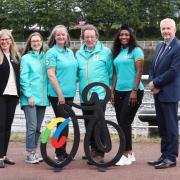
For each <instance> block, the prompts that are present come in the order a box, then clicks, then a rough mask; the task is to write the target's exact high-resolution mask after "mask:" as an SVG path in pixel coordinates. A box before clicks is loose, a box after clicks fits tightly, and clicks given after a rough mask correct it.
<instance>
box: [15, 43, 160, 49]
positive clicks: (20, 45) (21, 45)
mask: <svg viewBox="0 0 180 180" xmlns="http://www.w3.org/2000/svg"><path fill="white" fill-rule="evenodd" d="M101 42H102V43H103V44H104V45H105V46H106V47H109V48H111V47H112V43H113V41H101ZM159 42H160V41H138V44H139V45H140V46H141V47H142V48H143V49H154V48H155V47H156V45H157V44H158V43H159ZM16 44H17V47H18V48H19V49H23V48H24V47H25V44H26V43H25V42H16ZM81 44H82V42H81V41H71V46H70V48H72V49H79V48H80V46H81ZM44 45H45V47H47V42H46V41H45V42H44Z"/></svg>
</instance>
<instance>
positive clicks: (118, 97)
mask: <svg viewBox="0 0 180 180" xmlns="http://www.w3.org/2000/svg"><path fill="white" fill-rule="evenodd" d="M130 93H131V91H116V90H115V94H114V101H115V104H114V107H115V111H116V118H117V122H118V125H119V126H120V127H121V128H122V130H123V131H124V134H125V139H126V146H125V151H129V150H132V128H131V124H132V122H133V120H134V117H135V115H136V112H137V110H138V108H139V106H140V105H141V103H142V98H143V94H144V91H140V90H138V91H137V104H136V105H135V106H133V107H132V106H130V105H129V102H128V101H129V96H130Z"/></svg>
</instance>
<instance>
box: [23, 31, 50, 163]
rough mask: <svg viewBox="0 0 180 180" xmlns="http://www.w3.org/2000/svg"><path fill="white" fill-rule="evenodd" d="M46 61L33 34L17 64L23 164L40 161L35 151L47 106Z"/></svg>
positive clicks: (41, 44)
mask: <svg viewBox="0 0 180 180" xmlns="http://www.w3.org/2000/svg"><path fill="white" fill-rule="evenodd" d="M45 61H46V60H45V53H44V51H43V42H42V37H41V35H40V34H39V33H37V32H35V33H32V34H31V35H30V36H29V38H28V40H27V43H26V47H25V49H24V52H23V56H22V58H21V64H20V65H21V68H20V88H21V101H20V102H21V107H22V109H23V110H24V114H25V118H26V151H27V156H26V159H25V161H26V162H27V163H31V164H34V163H38V162H39V161H41V160H42V158H38V155H37V154H36V149H37V145H38V139H39V136H40V129H41V124H42V121H43V118H44V114H45V109H46V106H47V105H49V100H48V96H47V79H48V78H47V71H46V64H45Z"/></svg>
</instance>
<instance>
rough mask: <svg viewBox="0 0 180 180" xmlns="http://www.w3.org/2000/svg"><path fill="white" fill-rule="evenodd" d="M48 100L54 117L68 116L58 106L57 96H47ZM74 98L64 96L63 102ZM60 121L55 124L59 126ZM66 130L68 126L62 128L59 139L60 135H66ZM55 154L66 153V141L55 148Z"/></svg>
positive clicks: (61, 154)
mask: <svg viewBox="0 0 180 180" xmlns="http://www.w3.org/2000/svg"><path fill="white" fill-rule="evenodd" d="M49 100H50V102H51V105H52V108H53V111H54V114H55V116H56V117H63V118H68V115H67V114H66V113H64V111H63V109H61V108H58V97H52V96H49ZM73 100H74V98H73V97H67V98H65V102H66V103H67V102H73ZM60 124H61V123H58V125H57V126H59V125H60ZM68 132H69V127H68V126H67V127H66V128H64V130H63V131H62V133H61V135H60V137H59V139H60V138H61V136H66V137H67V136H68ZM55 153H56V156H63V155H65V154H66V143H65V144H64V145H63V146H62V147H61V148H57V149H56V151H55Z"/></svg>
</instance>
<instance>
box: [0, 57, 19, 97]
mask: <svg viewBox="0 0 180 180" xmlns="http://www.w3.org/2000/svg"><path fill="white" fill-rule="evenodd" d="M10 62H11V64H12V67H13V69H14V72H15V76H16V85H17V90H18V95H19V96H20V83H19V76H20V75H19V73H20V64H19V63H18V64H16V63H15V62H14V61H13V60H10ZM9 74H10V67H9V63H8V59H7V57H6V56H5V55H4V60H3V63H2V64H0V95H3V92H4V90H5V88H6V85H7V82H8V79H9Z"/></svg>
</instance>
